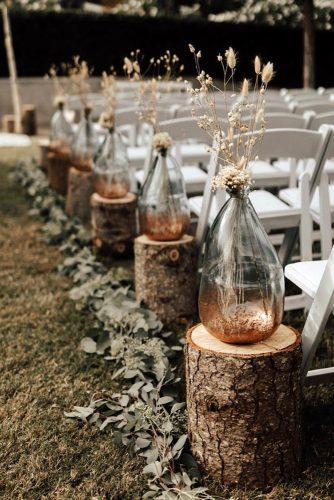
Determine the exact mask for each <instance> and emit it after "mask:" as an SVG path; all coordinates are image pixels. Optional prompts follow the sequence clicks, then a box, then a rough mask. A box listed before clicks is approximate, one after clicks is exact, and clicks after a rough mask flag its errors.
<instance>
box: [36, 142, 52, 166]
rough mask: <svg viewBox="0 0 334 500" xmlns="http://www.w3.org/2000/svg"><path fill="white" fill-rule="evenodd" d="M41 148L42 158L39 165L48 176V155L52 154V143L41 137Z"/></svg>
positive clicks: (39, 144)
mask: <svg viewBox="0 0 334 500" xmlns="http://www.w3.org/2000/svg"><path fill="white" fill-rule="evenodd" d="M37 144H38V147H39V152H40V158H39V163H40V166H41V167H42V169H43V170H44V172H46V173H47V174H48V155H49V153H50V141H49V139H47V138H44V137H40V138H38V140H37Z"/></svg>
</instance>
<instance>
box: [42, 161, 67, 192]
mask: <svg viewBox="0 0 334 500" xmlns="http://www.w3.org/2000/svg"><path fill="white" fill-rule="evenodd" d="M47 159H48V160H47V169H48V178H49V184H50V187H51V188H52V189H54V190H55V191H56V192H57V193H59V194H61V195H63V196H65V195H66V193H67V181H68V170H69V168H70V166H71V160H70V157H69V156H60V155H57V154H55V153H48V156H47Z"/></svg>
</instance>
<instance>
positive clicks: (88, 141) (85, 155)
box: [72, 107, 98, 172]
mask: <svg viewBox="0 0 334 500" xmlns="http://www.w3.org/2000/svg"><path fill="white" fill-rule="evenodd" d="M91 111H92V110H91V108H90V107H86V108H85V109H84V112H83V116H82V119H81V121H80V123H79V125H78V129H77V131H76V134H75V136H74V139H73V147H72V163H73V166H74V167H76V168H77V169H78V170H81V171H86V172H90V171H91V170H92V167H93V158H94V155H95V153H96V151H97V148H98V135H97V133H96V131H95V129H94V126H93V122H92V119H91Z"/></svg>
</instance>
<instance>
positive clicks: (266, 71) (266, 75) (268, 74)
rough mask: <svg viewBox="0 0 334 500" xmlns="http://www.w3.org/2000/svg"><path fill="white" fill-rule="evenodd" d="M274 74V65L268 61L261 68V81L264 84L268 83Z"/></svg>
mask: <svg viewBox="0 0 334 500" xmlns="http://www.w3.org/2000/svg"><path fill="white" fill-rule="evenodd" d="M273 76H274V65H273V63H271V62H268V63H267V64H266V65H265V66H264V68H263V70H262V75H261V77H262V81H263V83H264V84H265V85H268V83H269V82H270V80H271V79H272V77H273Z"/></svg>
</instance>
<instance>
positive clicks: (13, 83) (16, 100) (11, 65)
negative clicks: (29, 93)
mask: <svg viewBox="0 0 334 500" xmlns="http://www.w3.org/2000/svg"><path fill="white" fill-rule="evenodd" d="M1 10H2V21H3V32H4V37H5V47H6V54H7V62H8V69H9V78H10V88H11V93H12V103H13V111H14V116H15V132H16V133H20V132H21V99H20V93H19V86H18V83H17V70H16V61H15V54H14V49H13V36H12V30H11V27H10V19H9V15H8V7H7V5H6V3H5V2H3V3H2V5H1Z"/></svg>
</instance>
